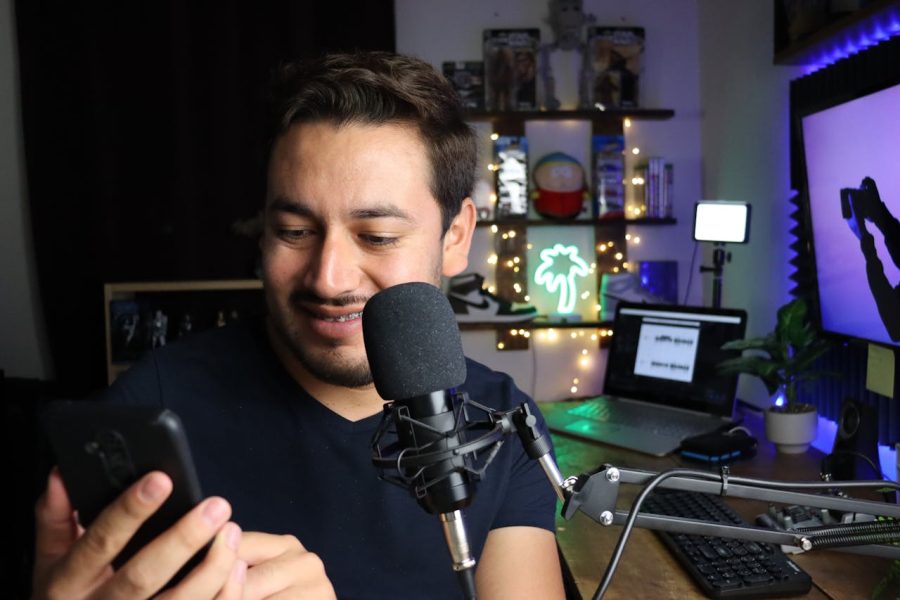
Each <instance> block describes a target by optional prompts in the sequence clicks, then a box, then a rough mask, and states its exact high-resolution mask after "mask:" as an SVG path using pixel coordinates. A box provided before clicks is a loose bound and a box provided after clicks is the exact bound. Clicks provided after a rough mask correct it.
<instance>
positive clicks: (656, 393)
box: [603, 305, 747, 416]
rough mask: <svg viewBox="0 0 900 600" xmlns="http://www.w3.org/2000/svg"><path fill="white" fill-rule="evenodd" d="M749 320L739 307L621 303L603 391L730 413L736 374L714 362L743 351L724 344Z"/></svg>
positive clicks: (738, 334)
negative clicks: (725, 373) (723, 370)
mask: <svg viewBox="0 0 900 600" xmlns="http://www.w3.org/2000/svg"><path fill="white" fill-rule="evenodd" d="M746 320H747V319H746V314H745V313H744V312H743V311H739V310H725V309H705V308H697V307H675V306H673V307H654V308H646V307H643V306H640V305H623V306H620V307H619V310H618V311H617V313H616V321H615V325H614V332H615V333H614V338H613V343H612V346H611V347H610V353H609V362H608V365H607V373H606V380H605V384H604V389H603V392H604V393H605V394H610V395H614V396H622V397H625V398H634V399H635V400H644V401H648V402H656V403H660V404H666V405H668V406H676V407H679V408H686V409H690V410H697V411H702V412H709V413H713V414H716V415H721V416H730V415H731V412H732V408H733V403H734V395H735V389H736V386H737V376H736V375H733V376H722V375H719V374H718V372H717V369H716V365H717V364H718V363H719V362H721V361H722V360H724V359H725V358H730V357H733V356H737V355H738V354H739V353H737V352H727V351H724V350H722V349H721V347H722V344H724V343H725V342H729V341H731V340H737V339H741V338H743V337H744V331H745V328H746Z"/></svg>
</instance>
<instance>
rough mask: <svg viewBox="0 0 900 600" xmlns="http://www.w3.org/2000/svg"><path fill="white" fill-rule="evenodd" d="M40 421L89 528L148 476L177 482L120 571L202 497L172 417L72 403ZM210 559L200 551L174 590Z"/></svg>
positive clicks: (144, 409)
mask: <svg viewBox="0 0 900 600" xmlns="http://www.w3.org/2000/svg"><path fill="white" fill-rule="evenodd" d="M42 421H43V426H44V430H45V431H46V433H47V436H48V439H49V442H50V446H51V448H52V449H53V453H54V455H55V458H56V463H57V465H58V466H59V471H60V474H61V475H62V479H63V482H64V483H65V485H66V490H67V491H68V493H69V499H70V500H71V502H72V505H73V506H74V507H75V510H77V511H78V519H79V522H80V523H81V524H82V525H83V526H84V527H87V526H89V525H90V524H91V523H92V522H93V520H94V519H95V518H96V517H97V515H99V514H100V512H101V511H102V510H103V509H104V508H105V507H106V506H107V505H109V504H110V503H111V502H112V501H113V500H115V499H116V497H118V496H119V495H120V494H121V493H122V492H123V491H124V490H125V489H126V488H127V487H128V486H130V485H131V484H132V483H134V482H135V481H137V480H138V479H140V478H141V477H142V476H143V475H145V474H147V473H149V472H150V471H163V472H164V473H166V474H167V475H168V476H169V477H170V478H171V479H172V483H173V488H172V493H171V495H170V496H169V497H168V498H167V499H166V501H165V502H164V503H163V505H162V506H161V507H160V508H159V509H158V510H157V511H156V512H155V513H154V514H153V515H152V516H150V518H148V519H147V521H145V522H144V524H143V525H142V526H141V528H140V529H139V530H138V531H137V533H135V535H134V536H133V537H132V538H131V540H130V541H129V542H128V544H127V545H126V546H125V548H124V549H123V550H122V552H120V553H119V555H118V556H116V558H115V560H113V567H114V568H116V569H118V568H119V567H121V566H122V565H123V564H125V563H126V562H127V561H128V560H129V559H130V558H131V557H132V556H133V555H134V554H135V553H136V552H137V551H138V550H140V549H141V548H142V547H144V546H145V545H146V544H147V543H149V542H150V541H151V540H153V539H154V538H155V537H157V536H158V535H159V534H161V533H162V532H164V531H165V530H167V529H168V528H169V527H171V526H172V525H173V524H174V523H175V522H176V521H177V520H178V519H180V518H181V517H182V516H183V515H184V514H185V513H187V512H188V511H189V510H191V509H192V508H193V507H194V506H196V505H197V504H198V503H199V502H200V500H201V499H202V498H203V496H202V494H201V491H200V482H199V480H198V479H197V474H196V471H195V469H194V463H193V460H192V459H191V453H190V448H189V446H188V442H187V436H186V435H185V432H184V428H183V427H182V425H181V420H180V419H179V418H178V416H177V415H176V414H175V413H174V412H172V411H170V410H167V409H163V408H155V407H151V406H126V405H116V404H111V403H107V402H95V401H85V400H81V401H72V400H70V401H60V402H54V403H52V404H51V405H50V406H48V408H47V410H46V411H45V412H44V413H43V415H42ZM205 552H206V548H204V549H203V550H201V551H200V552H198V553H197V555H195V556H194V557H193V558H192V559H191V561H189V562H188V563H187V564H186V565H185V567H184V568H183V569H182V570H181V571H179V573H178V574H177V575H176V576H175V577H173V579H172V580H171V581H170V582H169V584H168V585H169V586H171V585H173V584H174V583H176V582H177V581H179V580H180V579H181V578H182V577H183V576H184V575H185V574H186V573H187V572H188V571H190V569H192V568H193V567H194V566H195V565H196V564H197V563H198V562H199V561H200V560H202V558H203V556H204V555H205ZM167 587H168V586H167Z"/></svg>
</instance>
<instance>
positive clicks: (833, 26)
mask: <svg viewBox="0 0 900 600" xmlns="http://www.w3.org/2000/svg"><path fill="white" fill-rule="evenodd" d="M776 2H777V0H776ZM777 10H778V5H777V4H776V15H778V12H777ZM898 22H900V2H898V0H873V1H871V2H869V3H867V4H866V5H865V6H864V7H862V8H860V9H858V10H856V11H854V12H852V13H849V14H846V15H844V16H842V17H840V18H838V19H836V20H834V21H832V22H830V23H828V24H826V25H824V26H823V27H821V28H819V29H817V30H815V31H813V32H812V33H809V34H808V35H806V36H804V37H802V38H800V39H799V40H796V41H794V42H790V43H787V44H786V45H783V46H780V47H779V46H778V44H777V38H778V33H776V47H775V56H774V61H773V62H774V63H775V64H776V65H813V64H820V63H823V62H826V61H827V60H832V61H833V60H834V54H835V50H838V51H840V53H842V54H846V49H847V47H848V46H849V47H851V48H860V42H859V40H863V39H868V40H870V41H871V42H876V41H877V39H875V36H874V35H873V34H874V33H875V32H878V31H882V32H885V33H887V32H889V31H891V30H892V28H893V27H896V25H897V23H898ZM782 26H783V27H784V26H786V25H782ZM777 28H778V27H777V26H776V29H777ZM785 35H786V34H785Z"/></svg>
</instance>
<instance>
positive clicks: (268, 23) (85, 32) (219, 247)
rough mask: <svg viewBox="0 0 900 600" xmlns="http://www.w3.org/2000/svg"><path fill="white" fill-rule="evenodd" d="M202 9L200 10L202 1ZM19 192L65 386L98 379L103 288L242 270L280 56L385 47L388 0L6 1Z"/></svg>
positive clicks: (250, 251) (241, 274)
mask: <svg viewBox="0 0 900 600" xmlns="http://www.w3.org/2000/svg"><path fill="white" fill-rule="evenodd" d="M207 4H208V5H207ZM15 10H16V21H17V28H18V40H19V57H20V73H21V90H22V113H23V121H24V137H25V156H26V166H27V177H28V189H29V201H30V204H31V206H30V208H31V213H32V221H33V227H34V240H35V246H36V252H35V254H36V257H37V266H38V277H39V282H40V287H41V294H42V298H43V301H44V307H43V309H44V310H43V312H44V315H45V318H46V321H47V331H48V337H49V341H50V349H51V354H52V357H53V361H54V369H55V372H56V376H57V380H58V381H57V383H58V388H57V389H60V390H62V391H63V393H66V394H71V395H82V394H84V393H87V392H88V391H91V390H93V389H96V388H98V387H100V386H102V385H103V384H104V382H105V379H106V375H105V354H104V352H105V349H104V348H105V346H104V344H105V342H104V323H103V306H102V304H103V300H102V298H103V296H102V290H103V284H104V283H106V282H116V281H154V280H157V281H158V280H190V279H218V278H247V277H252V276H253V275H254V269H255V265H256V262H257V245H256V240H254V239H250V238H247V237H241V236H238V235H236V234H235V233H233V231H232V228H231V226H232V224H233V223H234V222H235V221H236V220H238V219H246V218H249V217H252V216H253V215H254V214H255V213H256V212H257V210H258V209H259V207H260V204H261V201H262V194H263V191H264V181H263V172H264V165H263V161H264V159H263V156H264V153H265V145H266V141H265V131H264V122H265V115H264V102H265V86H266V82H267V81H268V79H269V77H270V74H271V71H272V69H273V67H274V66H276V65H277V64H278V63H279V62H281V61H284V60H287V59H292V58H297V57H303V56H311V55H317V54H320V53H322V52H325V51H333V50H352V49H385V50H393V49H394V14H393V2H392V1H390V0H376V1H363V0H351V1H349V2H340V3H330V2H318V1H315V2H314V1H310V2H302V1H290V0H273V1H269V2H237V1H234V0H231V1H228V0H226V1H222V2H214V3H213V2H210V3H201V2H183V1H181V0H169V1H163V2H119V3H112V2H64V1H55V2H47V1H41V0H28V1H24V0H23V1H19V2H16V5H15Z"/></svg>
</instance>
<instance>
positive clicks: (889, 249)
mask: <svg viewBox="0 0 900 600" xmlns="http://www.w3.org/2000/svg"><path fill="white" fill-rule="evenodd" d="M801 124H802V138H803V150H804V158H805V165H806V179H807V190H808V217H809V225H811V237H812V242H813V243H812V249H813V257H814V262H815V270H816V282H817V298H818V308H819V316H820V323H821V327H822V330H823V331H825V332H828V333H832V334H839V335H842V336H849V337H852V338H860V339H863V340H869V341H874V342H879V343H882V344H888V345H898V344H900V222H898V218H900V84H898V85H893V86H891V87H887V88H884V89H881V90H879V91H876V92H873V93H869V94H866V95H864V96H861V97H858V98H854V99H852V100H849V101H845V102H841V103H839V104H836V105H834V106H830V107H828V108H825V109H823V110H818V111H815V112H811V113H808V114H806V115H803V116H802V117H801Z"/></svg>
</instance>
